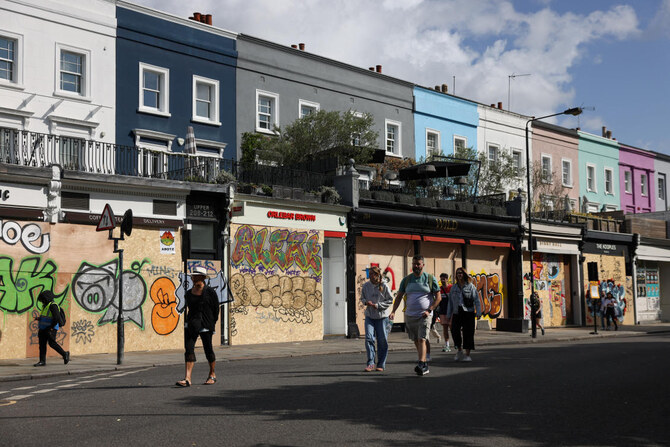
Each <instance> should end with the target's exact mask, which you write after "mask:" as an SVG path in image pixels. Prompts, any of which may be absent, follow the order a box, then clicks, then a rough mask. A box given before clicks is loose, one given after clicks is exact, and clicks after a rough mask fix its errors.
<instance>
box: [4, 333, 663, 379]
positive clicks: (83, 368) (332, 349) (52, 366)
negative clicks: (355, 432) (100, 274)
mask: <svg viewBox="0 0 670 447" xmlns="http://www.w3.org/2000/svg"><path fill="white" fill-rule="evenodd" d="M592 332H593V327H560V328H548V329H547V330H546V334H545V335H542V334H541V333H540V331H538V333H537V338H535V339H533V338H532V337H531V336H530V332H528V333H519V332H501V331H495V330H489V329H478V330H477V332H476V334H475V345H476V346H477V347H482V346H504V345H518V344H532V343H551V342H570V341H576V340H593V339H597V338H609V337H638V336H645V335H649V334H659V333H670V323H655V324H647V325H635V326H619V330H618V331H614V330H611V331H603V330H602V329H601V328H600V327H599V328H598V333H597V334H593V333H592ZM440 335H441V334H440ZM433 346H434V347H435V348H437V347H438V346H439V349H440V350H441V345H437V344H435V343H433ZM435 348H434V349H435ZM414 349H415V348H414V344H413V342H412V341H411V340H409V339H408V338H407V335H406V334H405V333H404V332H392V333H391V334H390V337H389V350H390V351H412V350H414ZM214 351H215V353H216V358H217V363H219V364H220V363H225V362H232V361H239V360H252V359H267V358H279V357H301V356H308V355H328V354H355V353H361V354H362V353H364V352H365V346H364V338H363V337H361V338H345V337H342V336H328V337H326V338H325V339H324V340H317V341H302V342H289V343H267V344H255V345H239V346H219V347H215V348H214ZM196 355H197V356H198V358H200V359H202V360H201V361H204V354H203V353H202V348H199V350H198V349H196ZM36 361H37V359H35V358H28V359H10V360H0V382H9V381H16V380H28V379H40V378H46V377H54V376H63V375H74V374H85V373H91V372H105V371H116V370H128V369H135V368H146V367H158V366H173V365H183V364H184V351H183V350H181V349H180V350H169V351H133V352H125V353H124V356H123V363H122V364H121V365H117V354H116V351H114V352H110V353H107V354H89V355H80V356H77V355H73V356H72V359H71V361H70V363H69V364H68V365H63V363H62V360H61V359H60V358H57V357H48V358H47V365H46V366H44V367H39V368H36V367H33V364H34V363H35V362H36ZM361 362H362V363H365V362H364V360H361Z"/></svg>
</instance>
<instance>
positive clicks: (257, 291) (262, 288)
mask: <svg viewBox="0 0 670 447" xmlns="http://www.w3.org/2000/svg"><path fill="white" fill-rule="evenodd" d="M230 287H231V290H232V292H233V295H234V296H235V297H237V301H236V307H246V306H251V307H264V308H268V309H271V310H272V311H273V312H274V318H276V319H279V320H281V321H283V322H294V323H303V324H309V323H311V322H312V321H313V316H312V312H313V311H314V310H315V309H318V308H320V307H321V305H322V295H321V290H319V289H318V282H317V281H316V279H315V278H310V277H301V276H279V275H272V276H265V275H264V274H261V273H257V274H255V275H252V274H251V273H236V274H234V275H233V276H232V277H231V278H230Z"/></svg>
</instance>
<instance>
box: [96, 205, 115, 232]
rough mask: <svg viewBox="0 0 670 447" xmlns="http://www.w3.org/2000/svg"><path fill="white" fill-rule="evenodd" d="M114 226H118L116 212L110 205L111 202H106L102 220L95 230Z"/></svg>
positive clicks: (103, 229)
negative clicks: (115, 217) (115, 218)
mask: <svg viewBox="0 0 670 447" xmlns="http://www.w3.org/2000/svg"><path fill="white" fill-rule="evenodd" d="M114 227H116V220H114V213H113V212H112V208H111V207H110V206H109V203H106V204H105V209H104V210H102V214H101V215H100V222H98V226H97V228H96V229H95V231H105V230H113V229H114Z"/></svg>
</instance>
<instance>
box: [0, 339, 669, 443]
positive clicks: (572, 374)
mask: <svg viewBox="0 0 670 447" xmlns="http://www.w3.org/2000/svg"><path fill="white" fill-rule="evenodd" d="M473 359H474V361H473V362H472V363H455V362H454V361H453V355H452V354H444V353H438V354H436V355H434V359H433V362H432V363H431V368H430V369H431V372H430V374H429V375H427V376H425V377H419V376H416V375H415V374H414V372H413V368H414V365H415V360H414V355H413V353H409V352H394V353H391V356H390V358H389V361H388V364H387V371H385V372H383V373H364V372H363V368H364V367H365V359H364V358H363V357H362V356H361V355H360V354H359V355H322V356H309V357H298V358H282V359H268V360H249V361H235V362H225V361H220V362H219V363H218V377H219V381H218V383H217V384H216V385H213V386H204V385H202V384H201V383H202V382H204V380H205V377H206V376H207V368H206V364H205V362H202V363H197V364H196V369H195V373H194V380H195V383H194V385H193V386H191V387H190V388H177V387H175V386H174V382H175V381H176V380H178V379H180V378H182V377H183V368H182V367H161V368H148V369H141V370H130V371H123V372H118V371H116V372H102V373H92V374H86V375H82V376H69V377H58V378H51V379H42V380H27V381H23V382H5V383H0V399H2V400H0V445H3V446H18V445H21V446H24V445H25V446H33V445H34V446H37V445H50V446H61V445H63V446H65V445H67V446H70V445H86V446H98V445H99V446H126V445H162V446H209V445H260V446H271V445H272V446H288V445H291V446H292V445H305V446H307V445H309V446H313V445H351V444H354V445H363V444H365V445H388V446H406V445H434V446H436V445H450V446H474V445H476V446H479V445H481V446H491V445H495V446H496V447H502V446H558V445H561V446H563V445H570V446H610V445H621V446H633V445H635V446H651V445H668V444H670V422H668V415H670V400H669V399H668V396H670V381H669V380H668V371H669V370H670V334H668V335H657V336H645V337H634V338H612V339H598V340H596V341H584V342H572V343H569V344H568V343H556V344H538V345H519V346H515V347H509V346H497V347H494V346H492V347H487V348H486V349H480V350H477V351H476V352H475V353H474V355H473ZM203 360H204V359H203ZM221 360H223V359H221Z"/></svg>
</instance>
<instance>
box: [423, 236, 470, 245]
mask: <svg viewBox="0 0 670 447" xmlns="http://www.w3.org/2000/svg"><path fill="white" fill-rule="evenodd" d="M423 240H424V241H426V242H443V243H447V244H465V239H458V238H453V237H439V236H423Z"/></svg>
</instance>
